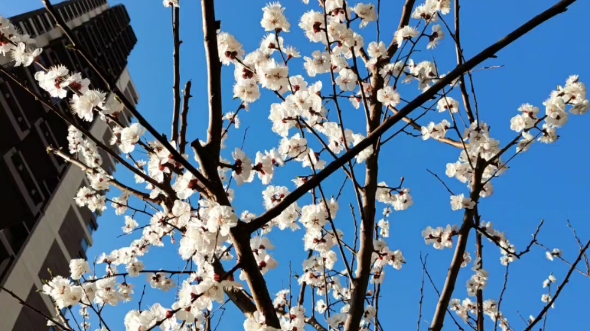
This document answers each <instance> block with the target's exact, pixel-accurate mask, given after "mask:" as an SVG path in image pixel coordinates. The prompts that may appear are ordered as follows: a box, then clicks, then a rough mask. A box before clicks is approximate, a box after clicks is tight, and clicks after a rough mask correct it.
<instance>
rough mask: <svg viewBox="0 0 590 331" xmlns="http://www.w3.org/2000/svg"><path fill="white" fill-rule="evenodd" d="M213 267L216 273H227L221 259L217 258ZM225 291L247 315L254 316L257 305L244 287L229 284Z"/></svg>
mask: <svg viewBox="0 0 590 331" xmlns="http://www.w3.org/2000/svg"><path fill="white" fill-rule="evenodd" d="M213 269H214V271H215V273H216V274H218V275H223V274H225V270H224V269H223V266H222V265H221V262H219V260H215V261H214V262H213ZM223 291H224V292H225V294H226V295H227V297H228V298H229V299H230V300H231V301H232V302H233V303H234V304H235V305H236V307H238V309H239V310H240V311H241V312H242V313H243V314H244V315H245V316H246V317H247V318H251V317H253V316H254V312H255V311H256V305H255V304H254V302H252V297H250V296H249V295H248V294H247V293H246V291H244V289H241V288H238V287H234V286H229V287H224V288H223Z"/></svg>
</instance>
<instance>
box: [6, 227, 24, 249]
mask: <svg viewBox="0 0 590 331" xmlns="http://www.w3.org/2000/svg"><path fill="white" fill-rule="evenodd" d="M4 236H5V237H6V241H8V244H9V245H10V248H11V249H12V251H13V252H14V254H18V252H20V250H21V248H22V247H23V245H24V244H25V241H26V240H27V237H28V236H29V231H28V230H27V227H26V226H25V223H18V224H15V225H13V226H11V227H9V228H6V229H4Z"/></svg>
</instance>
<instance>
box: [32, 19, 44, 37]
mask: <svg viewBox="0 0 590 331" xmlns="http://www.w3.org/2000/svg"><path fill="white" fill-rule="evenodd" d="M32 20H33V25H34V26H35V28H36V29H37V33H38V34H43V33H44V32H45V28H44V27H43V23H42V22H41V20H40V19H39V16H35V17H33V18H32Z"/></svg>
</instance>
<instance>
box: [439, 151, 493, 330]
mask: <svg viewBox="0 0 590 331" xmlns="http://www.w3.org/2000/svg"><path fill="white" fill-rule="evenodd" d="M483 165H484V160H483V159H481V158H480V157H478V160H477V161H476V162H475V169H474V170H473V176H472V179H471V195H470V198H471V200H472V201H474V202H475V203H476V204H477V202H478V199H479V192H480V191H481V189H482V187H483V185H482V183H481V179H482V174H483V171H484V167H483ZM475 214H476V209H475V208H473V209H466V210H465V213H464V215H463V222H462V224H461V228H460V230H459V235H458V238H459V239H458V240H457V248H455V254H454V255H453V260H452V262H451V266H450V267H449V272H448V274H447V278H446V280H445V285H444V287H443V290H442V293H441V295H440V298H439V300H438V303H437V305H436V311H435V313H434V317H433V318H432V323H431V325H430V329H429V330H430V331H440V330H442V328H443V325H444V320H445V315H446V312H447V309H448V306H449V302H450V301H451V296H452V295H453V291H454V290H455V284H456V282H457V277H459V271H460V270H461V264H462V263H463V255H464V254H465V249H466V248H467V240H468V239H469V232H470V231H471V229H472V228H473V226H474V224H475V222H474V216H475ZM478 331H481V330H478Z"/></svg>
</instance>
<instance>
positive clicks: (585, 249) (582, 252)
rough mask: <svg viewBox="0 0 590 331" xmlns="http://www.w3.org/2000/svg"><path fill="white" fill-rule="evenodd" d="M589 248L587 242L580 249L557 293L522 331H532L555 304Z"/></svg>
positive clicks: (589, 241) (589, 243)
mask: <svg viewBox="0 0 590 331" xmlns="http://www.w3.org/2000/svg"><path fill="white" fill-rule="evenodd" d="M589 247H590V240H588V242H587V243H586V246H584V247H583V248H582V249H580V254H578V258H577V259H576V261H575V262H574V263H573V264H572V266H571V267H570V269H569V271H568V272H567V275H566V276H565V278H564V280H563V282H562V283H561V284H560V285H559V287H558V288H557V291H555V295H554V296H553V297H552V298H551V300H550V301H549V302H547V304H546V305H545V307H543V309H542V310H541V312H540V313H539V315H537V317H535V319H534V320H533V321H532V322H531V323H530V324H529V325H528V326H527V327H526V329H524V331H531V330H532V329H533V327H534V326H535V325H536V324H537V323H538V322H539V321H540V320H541V319H542V318H543V316H545V314H546V313H547V311H548V310H549V308H551V306H553V303H555V300H557V297H559V294H560V293H561V291H563V289H564V287H565V285H566V284H567V283H568V281H569V279H570V277H571V276H572V274H573V273H574V270H576V266H577V265H578V263H580V261H581V260H582V257H583V256H584V255H585V254H586V251H587V250H588V248H589Z"/></svg>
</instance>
